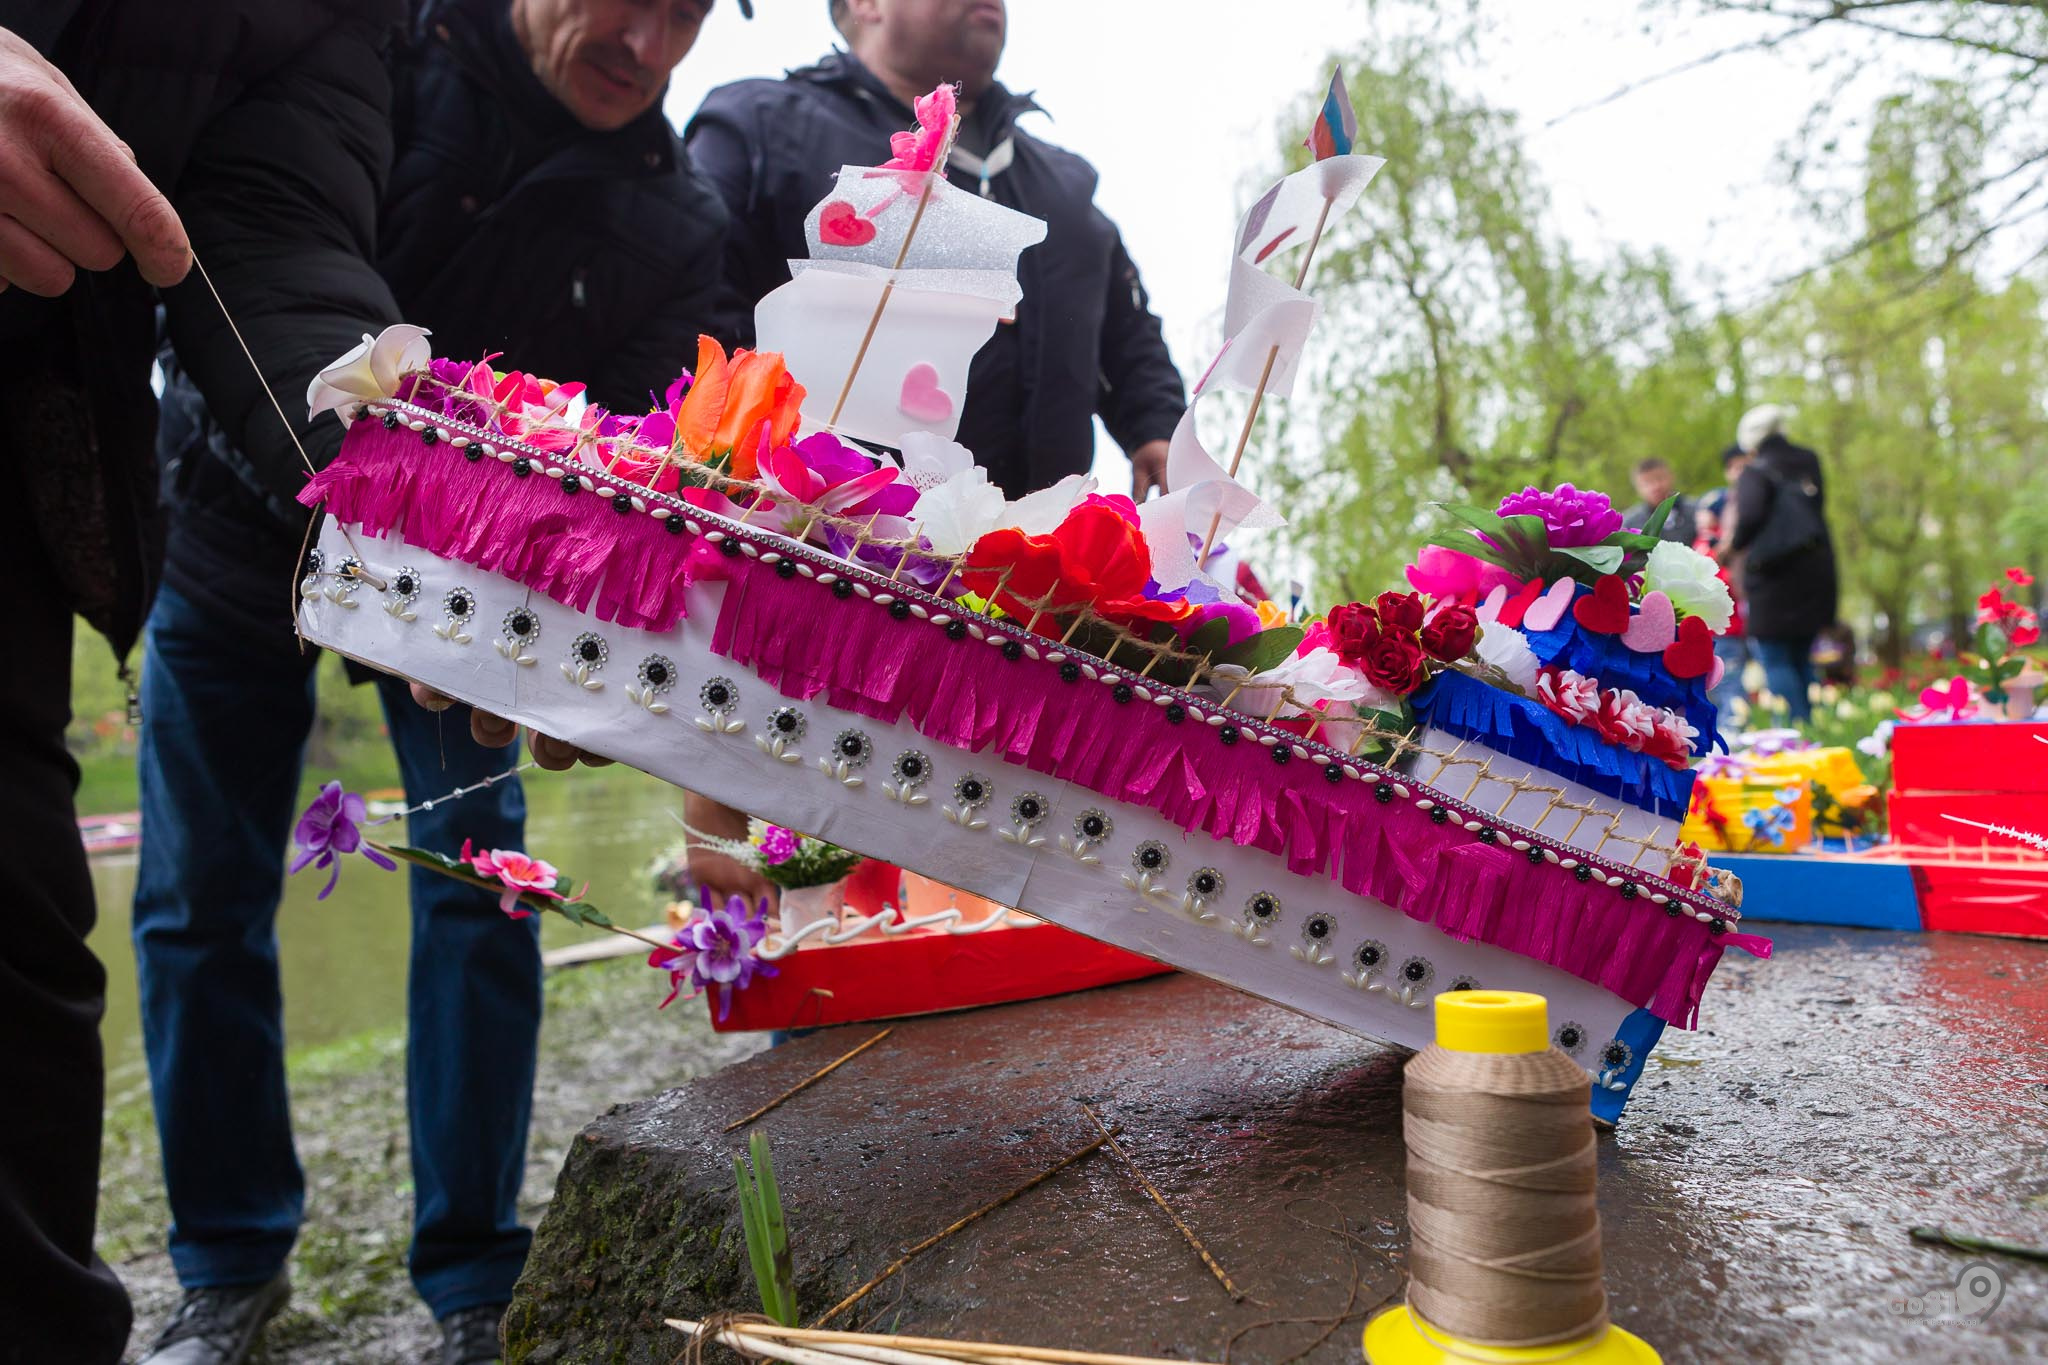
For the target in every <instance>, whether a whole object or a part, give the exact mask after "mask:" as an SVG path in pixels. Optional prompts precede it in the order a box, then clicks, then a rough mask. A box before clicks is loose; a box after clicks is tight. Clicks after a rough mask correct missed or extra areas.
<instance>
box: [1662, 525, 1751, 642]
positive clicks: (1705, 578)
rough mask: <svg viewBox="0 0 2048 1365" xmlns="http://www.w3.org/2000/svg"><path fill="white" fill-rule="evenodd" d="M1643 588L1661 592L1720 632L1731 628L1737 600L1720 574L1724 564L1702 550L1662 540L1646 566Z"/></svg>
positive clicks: (1679, 607) (1685, 610)
mask: <svg viewBox="0 0 2048 1365" xmlns="http://www.w3.org/2000/svg"><path fill="white" fill-rule="evenodd" d="M1643 591H1644V592H1646V593H1650V592H1661V593H1663V594H1664V595H1665V596H1666V597H1668V598H1670V599H1671V605H1672V607H1673V608H1675V609H1676V610H1677V611H1678V612H1679V613H1680V614H1681V615H1685V616H1697V617H1699V618H1700V619H1701V620H1702V621H1705V622H1706V623H1707V628H1708V629H1709V630H1712V631H1713V632H1714V633H1715V634H1716V635H1719V634H1720V633H1721V632H1722V631H1724V630H1726V629H1728V623H1729V622H1730V621H1731V620H1733V619H1734V616H1735V600H1734V599H1733V598H1732V597H1730V596H1729V595H1728V585H1727V584H1726V583H1723V582H1722V581H1721V578H1720V566H1718V565H1717V564H1715V563H1714V561H1713V560H1711V559H1709V558H1707V556H1705V555H1703V554H1701V553H1700V552H1699V551H1698V550H1695V549H1693V548H1692V547H1690V546H1687V545H1680V544H1678V543H1677V542H1675V541H1670V540H1660V541H1658V542H1657V545H1656V548H1654V549H1652V550H1651V551H1650V558H1649V562H1648V563H1647V564H1645V565H1644V566H1643Z"/></svg>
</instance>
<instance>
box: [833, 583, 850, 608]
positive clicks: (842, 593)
mask: <svg viewBox="0 0 2048 1365" xmlns="http://www.w3.org/2000/svg"><path fill="white" fill-rule="evenodd" d="M832 595H833V596H834V597H836V598H838V599H839V600H840V601H842V602H844V601H845V600H846V599H847V598H849V597H851V596H853V580H852V579H851V578H835V579H833V580H832Z"/></svg>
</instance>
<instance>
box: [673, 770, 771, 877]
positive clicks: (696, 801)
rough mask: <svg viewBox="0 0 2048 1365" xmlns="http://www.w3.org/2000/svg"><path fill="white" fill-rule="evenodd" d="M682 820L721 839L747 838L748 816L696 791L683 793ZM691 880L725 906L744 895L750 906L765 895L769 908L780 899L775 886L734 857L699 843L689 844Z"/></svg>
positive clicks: (691, 826) (693, 827)
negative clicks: (731, 898)
mask: <svg viewBox="0 0 2048 1365" xmlns="http://www.w3.org/2000/svg"><path fill="white" fill-rule="evenodd" d="M683 821H684V823H685V824H687V825H689V827H690V828H691V829H695V830H702V831H703V832H704V833H706V834H713V835H717V836H718V837H719V838H722V839H744V838H746V837H747V813H746V812H745V811H741V810H734V809H733V808H732V807H731V806H726V805H721V804H719V803H718V802H716V801H713V800H712V799H711V798H710V797H708V796H699V795H697V793H695V792H685V793H684V794H683ZM690 880H691V881H694V882H695V883H697V885H699V886H701V887H703V888H704V889H705V890H707V891H709V892H710V893H711V896H712V901H713V903H714V904H717V905H723V904H724V903H725V900H726V897H728V896H744V897H746V901H747V904H748V905H752V904H754V903H755V902H756V901H758V900H760V899H761V897H763V896H766V897H767V898H768V903H769V904H770V905H774V904H776V903H777V902H778V901H779V900H780V896H781V893H780V892H779V891H777V889H776V887H775V884H774V883H773V882H771V881H769V880H768V879H767V878H766V877H764V876H762V875H761V874H760V873H759V872H757V871H755V870H754V869H753V868H751V867H748V866H747V865H746V864H745V863H742V862H740V861H739V860H737V859H735V858H728V857H727V856H726V855H725V854H723V853H717V852H714V851H712V850H711V849H708V848H705V847H703V846H702V845H700V844H695V843H692V844H691V845H690Z"/></svg>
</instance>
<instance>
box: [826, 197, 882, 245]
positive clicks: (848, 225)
mask: <svg viewBox="0 0 2048 1365" xmlns="http://www.w3.org/2000/svg"><path fill="white" fill-rule="evenodd" d="M818 240H819V241H821V242H823V243H824V244H825V245H826V246H866V245H867V244H868V243H869V242H872V241H874V240H875V225H874V224H873V223H870V222H869V221H868V220H867V219H865V218H863V217H861V216H860V214H859V213H858V212H857V211H856V210H855V209H854V207H853V205H851V204H849V203H847V202H846V201H845V200H844V199H834V200H833V201H832V202H831V203H829V204H827V205H825V207H824V210H823V211H822V212H820V213H819V214H818Z"/></svg>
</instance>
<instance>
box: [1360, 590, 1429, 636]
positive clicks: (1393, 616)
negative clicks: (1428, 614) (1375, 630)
mask: <svg viewBox="0 0 2048 1365" xmlns="http://www.w3.org/2000/svg"><path fill="white" fill-rule="evenodd" d="M1372 609H1373V614H1374V615H1376V616H1378V617H1379V618H1380V629H1382V630H1387V631H1396V632H1399V633H1402V634H1407V635H1413V634H1415V633H1416V632H1417V631H1419V630H1421V629H1422V618H1423V616H1424V614H1425V611H1426V609H1425V608H1424V607H1423V604H1422V597H1421V595H1420V594H1418V593H1412V592H1383V593H1381V594H1380V595H1379V596H1378V597H1376V598H1374V599H1373V603H1372Z"/></svg>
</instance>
